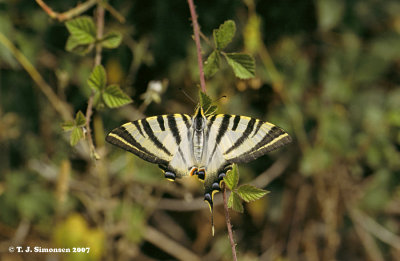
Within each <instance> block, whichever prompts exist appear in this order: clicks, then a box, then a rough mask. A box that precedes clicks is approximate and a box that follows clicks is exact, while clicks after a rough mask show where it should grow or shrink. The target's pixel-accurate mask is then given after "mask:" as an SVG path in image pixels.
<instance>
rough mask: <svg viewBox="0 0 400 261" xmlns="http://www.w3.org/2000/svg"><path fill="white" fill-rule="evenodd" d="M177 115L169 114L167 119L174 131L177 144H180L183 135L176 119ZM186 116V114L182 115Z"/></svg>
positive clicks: (173, 134)
mask: <svg viewBox="0 0 400 261" xmlns="http://www.w3.org/2000/svg"><path fill="white" fill-rule="evenodd" d="M175 117H176V116H175V115H168V116H167V121H168V127H169V129H170V131H171V132H172V136H174V138H175V142H176V145H178V146H179V144H180V143H181V135H180V134H179V130H178V126H177V125H176V119H175ZM182 117H184V116H182ZM184 119H185V117H184Z"/></svg>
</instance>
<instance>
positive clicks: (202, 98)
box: [199, 91, 212, 111]
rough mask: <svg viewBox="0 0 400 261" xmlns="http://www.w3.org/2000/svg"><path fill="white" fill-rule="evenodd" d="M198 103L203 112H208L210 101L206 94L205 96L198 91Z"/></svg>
mask: <svg viewBox="0 0 400 261" xmlns="http://www.w3.org/2000/svg"><path fill="white" fill-rule="evenodd" d="M199 102H200V106H201V107H202V108H203V110H204V111H208V109H209V108H210V106H211V103H212V100H211V98H210V97H209V96H208V95H207V94H205V93H204V92H202V91H199Z"/></svg>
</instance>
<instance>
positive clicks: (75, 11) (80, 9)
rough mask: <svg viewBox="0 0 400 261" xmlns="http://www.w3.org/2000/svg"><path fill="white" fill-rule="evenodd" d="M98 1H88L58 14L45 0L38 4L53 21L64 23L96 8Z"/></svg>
mask: <svg viewBox="0 0 400 261" xmlns="http://www.w3.org/2000/svg"><path fill="white" fill-rule="evenodd" d="M97 1H98V0H88V1H86V2H84V3H82V4H79V5H77V6H76V7H74V8H72V9H70V10H68V11H66V12H63V13H58V12H54V11H53V9H51V7H49V6H48V5H47V4H46V3H45V2H43V0H36V3H37V4H38V5H39V6H40V7H41V8H42V9H43V10H44V11H45V12H46V13H47V14H48V15H49V16H50V17H51V18H53V19H57V20H58V21H60V22H64V21H65V20H68V19H71V18H73V17H75V16H78V15H80V14H82V13H84V12H86V11H87V10H89V8H91V7H92V6H94V5H95V4H96V3H97Z"/></svg>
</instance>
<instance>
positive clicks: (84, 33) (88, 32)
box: [65, 16, 96, 45]
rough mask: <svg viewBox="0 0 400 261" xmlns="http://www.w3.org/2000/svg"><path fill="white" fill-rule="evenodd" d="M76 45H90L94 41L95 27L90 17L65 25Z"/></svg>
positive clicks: (79, 18) (73, 20)
mask: <svg viewBox="0 0 400 261" xmlns="http://www.w3.org/2000/svg"><path fill="white" fill-rule="evenodd" d="M65 25H66V27H67V29H68V31H69V33H70V34H71V36H73V38H74V41H76V42H77V44H78V45H84V44H91V43H94V42H95V40H96V27H95V25H94V22H93V20H92V18H91V17H89V16H81V17H78V18H75V19H72V20H69V21H67V22H66V23H65Z"/></svg>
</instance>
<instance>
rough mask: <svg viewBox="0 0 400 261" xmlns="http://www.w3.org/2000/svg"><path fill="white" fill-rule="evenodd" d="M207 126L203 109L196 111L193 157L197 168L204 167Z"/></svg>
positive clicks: (193, 126)
mask: <svg viewBox="0 0 400 261" xmlns="http://www.w3.org/2000/svg"><path fill="white" fill-rule="evenodd" d="M205 126H206V118H205V117H204V114H203V110H202V109H201V107H200V108H199V109H198V110H197V111H196V114H195V116H194V117H193V125H192V128H193V136H192V143H193V151H192V153H193V157H194V159H195V161H196V165H197V167H202V166H201V165H202V162H203V154H204V148H205V146H204V142H205V138H204V136H205Z"/></svg>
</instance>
